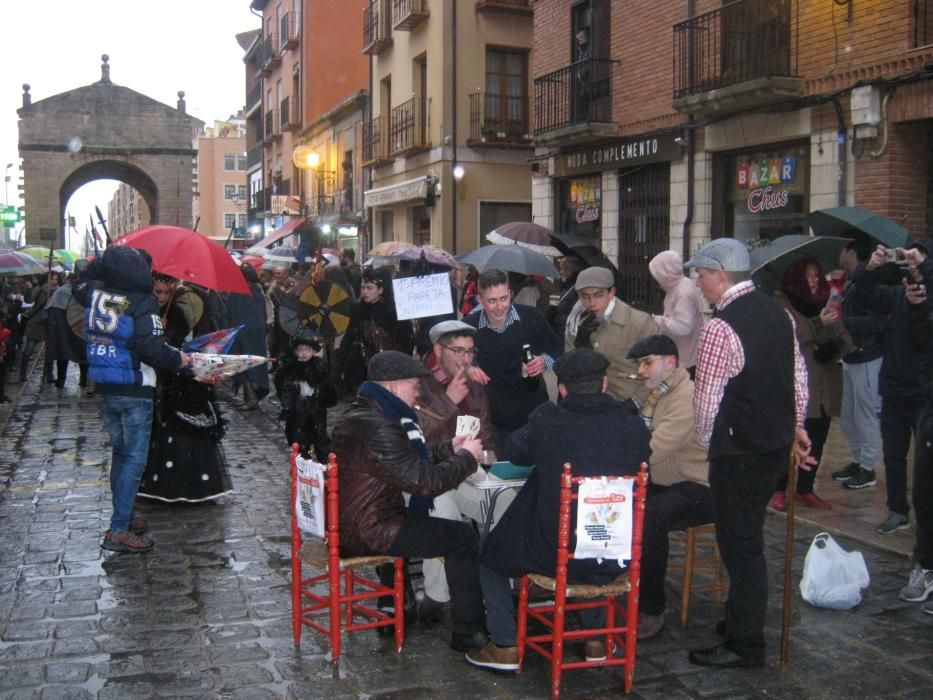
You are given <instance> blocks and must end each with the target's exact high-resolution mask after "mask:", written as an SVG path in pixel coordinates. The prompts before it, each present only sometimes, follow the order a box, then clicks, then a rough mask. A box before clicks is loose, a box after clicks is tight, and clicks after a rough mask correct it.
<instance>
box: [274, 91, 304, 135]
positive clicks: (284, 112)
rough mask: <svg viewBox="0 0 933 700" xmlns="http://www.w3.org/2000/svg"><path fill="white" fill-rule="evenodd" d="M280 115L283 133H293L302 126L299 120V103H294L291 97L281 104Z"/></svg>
mask: <svg viewBox="0 0 933 700" xmlns="http://www.w3.org/2000/svg"><path fill="white" fill-rule="evenodd" d="M279 115H280V118H281V120H282V131H293V130H294V129H297V128H298V127H299V126H301V120H300V119H299V118H298V102H297V101H295V102H292V100H291V98H290V97H286V98H284V99H283V100H282V101H281V102H280V103H279Z"/></svg>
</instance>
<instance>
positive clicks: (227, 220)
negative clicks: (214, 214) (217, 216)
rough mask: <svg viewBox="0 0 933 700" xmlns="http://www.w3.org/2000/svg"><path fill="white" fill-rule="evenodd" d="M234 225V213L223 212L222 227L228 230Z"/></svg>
mask: <svg viewBox="0 0 933 700" xmlns="http://www.w3.org/2000/svg"><path fill="white" fill-rule="evenodd" d="M235 227H236V214H224V228H225V229H227V230H228V231H229V230H230V229H232V228H235Z"/></svg>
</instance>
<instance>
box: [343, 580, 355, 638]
mask: <svg viewBox="0 0 933 700" xmlns="http://www.w3.org/2000/svg"><path fill="white" fill-rule="evenodd" d="M355 592H356V583H355V582H354V580H353V570H352V569H347V570H346V571H344V572H343V595H344V596H346V597H347V598H349V597H350V596H352V595H353V594H354V593H355ZM352 624H353V601H351V600H348V601H347V608H346V625H347V627H349V626H350V625H352Z"/></svg>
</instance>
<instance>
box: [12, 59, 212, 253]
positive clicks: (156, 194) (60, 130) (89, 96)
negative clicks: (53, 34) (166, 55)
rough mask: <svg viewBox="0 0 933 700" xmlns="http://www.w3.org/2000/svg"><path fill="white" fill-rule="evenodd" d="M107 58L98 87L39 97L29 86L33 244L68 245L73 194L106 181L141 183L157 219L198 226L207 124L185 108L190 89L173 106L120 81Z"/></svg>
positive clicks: (26, 171) (23, 114)
mask: <svg viewBox="0 0 933 700" xmlns="http://www.w3.org/2000/svg"><path fill="white" fill-rule="evenodd" d="M102 59H103V63H102V64H101V79H100V80H99V81H97V82H96V83H93V84H91V85H86V86H84V87H80V88H76V89H74V90H70V91H68V92H63V93H60V94H58V95H53V96H51V97H48V98H46V99H44V100H40V101H38V102H35V103H33V102H32V98H31V96H30V94H29V89H30V88H29V85H23V106H22V108H20V109H19V110H17V113H18V114H19V154H20V157H21V158H22V159H23V186H24V191H23V198H24V200H25V202H26V236H25V241H26V243H27V244H39V243H40V242H41V243H42V244H43V245H49V244H51V245H52V246H53V247H55V248H60V247H64V245H65V236H64V231H63V227H64V225H65V221H64V218H65V206H66V205H67V204H68V200H69V199H70V198H71V196H72V195H73V194H74V193H75V192H76V191H77V190H78V189H79V188H80V187H82V186H83V185H85V184H87V183H89V182H93V181H95V180H102V179H109V180H119V181H121V182H125V183H126V184H128V185H130V186H131V187H133V188H134V189H136V190H137V191H138V192H139V193H140V195H142V197H143V199H144V200H145V201H146V204H147V205H148V207H149V211H150V214H151V222H152V223H154V224H155V223H162V224H171V225H175V226H187V227H190V226H191V225H192V200H193V195H194V189H195V171H196V165H197V149H196V148H195V147H194V144H195V143H196V135H197V132H198V130H199V129H200V128H201V127H202V126H203V125H204V122H202V121H200V120H199V119H195V118H194V117H192V116H190V115H188V114H186V113H185V101H184V93H183V92H179V93H178V98H179V99H178V105H177V108H172V107H169V106H168V105H164V104H162V103H161V102H157V101H156V100H153V99H152V98H150V97H147V96H146V95H143V94H141V93H138V92H136V91H135V90H131V89H130V88H127V87H122V86H120V85H114V84H113V83H112V82H111V81H110V66H109V65H108V60H109V59H108V57H107V55H106V54H105V55H104V56H102ZM79 226H81V222H79ZM53 232H54V238H52V234H53ZM53 241H54V242H53Z"/></svg>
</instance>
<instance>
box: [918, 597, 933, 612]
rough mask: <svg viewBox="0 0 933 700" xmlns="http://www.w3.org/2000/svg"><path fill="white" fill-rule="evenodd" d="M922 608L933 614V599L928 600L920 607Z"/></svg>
mask: <svg viewBox="0 0 933 700" xmlns="http://www.w3.org/2000/svg"><path fill="white" fill-rule="evenodd" d="M920 609H921V610H922V611H923V612H925V613H926V614H927V615H933V600H928V601H927V602H926V603H924V604H923V605H922V606H921V607H920Z"/></svg>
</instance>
